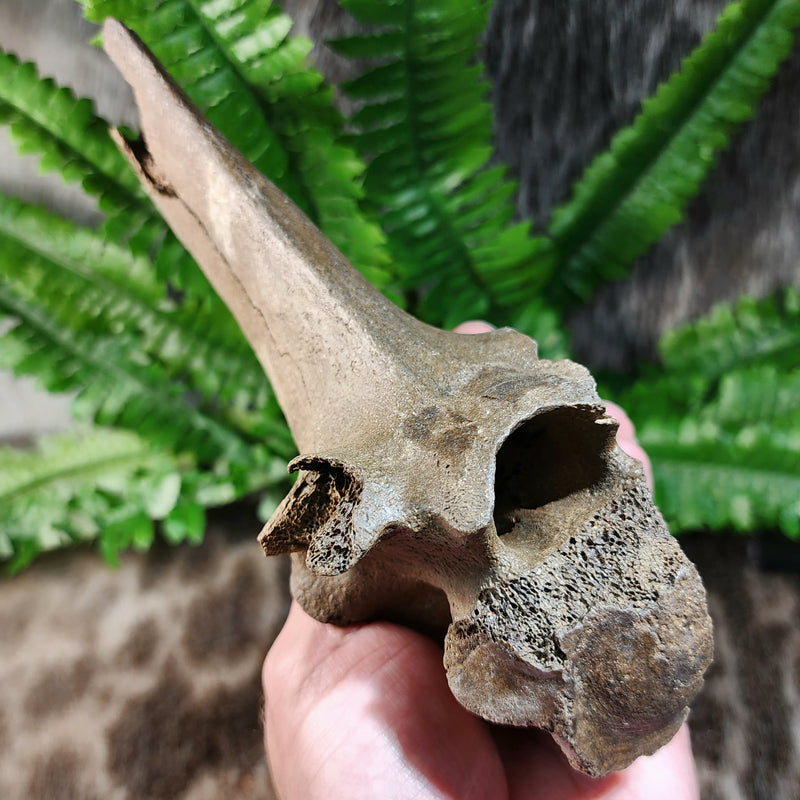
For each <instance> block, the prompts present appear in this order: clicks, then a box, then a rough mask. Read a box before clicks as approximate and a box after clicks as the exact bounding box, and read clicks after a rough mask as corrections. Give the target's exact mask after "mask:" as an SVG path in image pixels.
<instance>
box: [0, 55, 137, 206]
mask: <svg viewBox="0 0 800 800" xmlns="http://www.w3.org/2000/svg"><path fill="white" fill-rule="evenodd" d="M0 122H2V123H4V124H6V125H9V126H10V129H11V136H12V138H13V139H14V140H15V142H16V143H17V146H18V147H19V149H20V152H21V153H22V154H36V155H39V156H40V158H41V164H42V168H43V169H44V170H47V171H51V170H55V171H60V172H61V174H62V175H63V177H64V179H65V180H67V181H81V183H82V185H83V187H84V189H85V190H86V191H87V192H88V193H89V194H91V195H93V196H94V197H99V198H102V202H103V203H106V204H113V205H115V206H118V207H120V208H123V207H124V208H131V207H145V208H146V207H148V206H149V203H148V201H147V199H146V197H145V195H144V193H143V192H142V191H141V189H140V187H139V185H138V181H137V180H136V178H135V176H134V175H133V173H132V172H131V170H130V168H129V167H128V166H127V164H126V163H125V159H124V158H123V157H122V156H121V154H120V153H119V151H118V149H117V147H116V145H115V144H114V143H113V141H112V140H111V138H110V136H109V135H108V123H106V122H105V121H104V120H102V119H101V118H99V117H97V116H96V115H95V114H94V112H93V109H92V105H91V103H90V101H88V100H85V99H82V100H78V99H77V98H76V97H75V95H74V94H73V93H72V92H71V91H69V90H68V89H66V88H63V87H59V86H57V85H56V84H55V83H54V82H53V81H52V80H50V79H41V78H39V76H38V74H37V72H36V67H35V66H34V65H33V64H31V63H20V62H19V60H18V59H17V58H16V57H15V56H13V55H11V54H10V53H5V52H3V51H0Z"/></svg>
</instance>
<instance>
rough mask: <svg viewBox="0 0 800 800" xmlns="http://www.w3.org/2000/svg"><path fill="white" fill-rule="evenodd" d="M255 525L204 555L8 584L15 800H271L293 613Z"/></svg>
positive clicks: (6, 759)
mask: <svg viewBox="0 0 800 800" xmlns="http://www.w3.org/2000/svg"><path fill="white" fill-rule="evenodd" d="M257 528H258V524H257V521H256V520H255V519H254V517H253V516H252V515H250V514H244V513H243V512H242V511H241V510H238V511H234V512H233V516H230V512H229V513H228V519H227V520H226V524H225V525H224V526H222V525H220V524H219V523H217V524H215V525H212V526H211V529H210V531H209V534H208V537H207V539H206V542H205V543H204V544H203V545H202V546H201V547H199V548H193V547H189V546H185V547H179V548H175V549H172V548H168V547H166V546H164V545H161V546H156V547H155V548H154V549H153V551H151V552H150V553H148V554H146V555H140V554H135V553H129V554H127V555H125V556H124V557H123V558H122V564H121V566H120V568H119V569H111V568H109V567H108V566H106V565H104V564H103V563H102V561H100V559H99V558H98V556H97V554H96V553H94V552H91V551H88V550H85V549H81V550H78V551H74V552H69V553H61V554H56V555H53V556H51V557H48V558H45V559H43V560H42V561H41V562H39V563H38V564H36V565H35V566H34V567H33V568H31V569H30V570H28V571H27V572H26V573H24V574H22V575H19V576H17V577H14V578H4V579H2V580H0V641H2V653H3V654H2V658H0V745H1V746H2V749H1V750H0V752H1V753H2V755H0V764H1V765H2V768H0V797H3V798H5V799H6V800H12V799H13V798H19V800H23V799H25V800H56V798H72V799H73V800H77V799H78V798H80V799H81V800H92V799H93V798H119V800H123V798H124V800H133V798H142V799H143V800H144V798H149V800H160V799H162V798H163V800H169V798H186V800H205V798H209V799H210V798H220V797H225V798H231V800H249V799H250V798H264V797H271V789H270V785H269V778H268V771H267V766H266V762H265V759H264V754H263V750H262V745H261V719H260V716H261V714H260V712H261V704H262V693H261V682H260V674H261V663H262V661H263V658H264V655H265V653H266V651H267V648H268V646H269V644H270V642H271V641H272V639H273V638H274V636H275V635H276V633H277V631H278V630H279V628H280V625H281V624H282V622H283V619H284V616H285V613H286V610H287V602H288V589H287V580H286V579H287V575H288V573H287V571H286V566H287V565H286V563H285V562H284V561H283V560H281V559H271V560H269V561H266V560H265V559H264V557H263V556H262V554H261V551H260V548H259V547H258V545H257V544H256V542H255V538H254V536H253V535H252V532H253V531H254V530H257Z"/></svg>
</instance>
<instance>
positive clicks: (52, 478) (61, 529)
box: [0, 429, 191, 572]
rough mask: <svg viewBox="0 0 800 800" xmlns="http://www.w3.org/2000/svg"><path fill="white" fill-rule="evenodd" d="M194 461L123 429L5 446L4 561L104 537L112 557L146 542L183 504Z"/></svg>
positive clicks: (0, 538)
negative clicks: (156, 523)
mask: <svg viewBox="0 0 800 800" xmlns="http://www.w3.org/2000/svg"><path fill="white" fill-rule="evenodd" d="M190 467H191V465H190V463H188V462H184V463H183V464H181V463H179V462H178V461H176V459H175V458H174V457H173V456H171V455H170V454H169V453H168V452H166V451H163V450H159V449H156V448H154V447H152V446H151V445H149V444H147V443H146V442H144V441H143V440H141V439H140V438H139V437H137V436H135V435H134V434H131V433H127V432H122V431H109V430H102V429H88V430H80V431H76V432H72V433H68V434H61V435H58V436H50V437H45V438H43V439H42V440H41V441H40V442H39V444H38V447H37V449H36V450H18V449H13V448H2V449H0V560H8V561H9V562H10V563H9V565H8V567H9V569H10V570H11V571H12V572H14V571H17V570H19V569H21V568H22V567H24V566H25V565H26V564H27V563H28V562H29V561H30V560H31V559H32V558H33V557H34V556H35V555H37V554H38V553H40V552H45V551H48V550H53V549H55V548H59V547H63V546H65V545H69V544H72V543H76V542H81V541H90V540H92V539H98V538H99V539H100V544H101V549H102V551H103V552H104V554H105V556H106V558H107V559H108V560H109V561H111V562H112V563H113V562H115V561H116V554H117V552H118V551H119V550H121V549H123V548H125V547H129V546H136V547H138V548H139V549H144V548H146V547H148V546H149V545H150V542H151V540H152V522H150V520H151V519H165V518H167V517H168V516H169V515H170V513H171V512H172V511H173V510H174V509H175V507H176V503H177V501H178V498H179V497H180V494H181V482H182V473H185V472H186V471H187V468H190ZM145 509H147V512H148V513H147V514H144V515H143V512H144V510H145ZM143 516H144V520H145V521H144V522H143V521H142V517H143ZM148 523H149V525H148Z"/></svg>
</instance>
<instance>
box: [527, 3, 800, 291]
mask: <svg viewBox="0 0 800 800" xmlns="http://www.w3.org/2000/svg"><path fill="white" fill-rule="evenodd" d="M798 24H800V3H799V2H797V0H743V2H738V3H731V4H729V5H728V6H727V7H726V8H725V10H724V11H723V12H722V14H721V15H720V18H719V20H718V22H717V27H716V29H715V30H714V31H712V32H711V33H710V34H708V35H707V36H706V37H705V38H704V39H703V42H702V43H701V44H700V46H699V47H698V48H697V49H696V50H695V51H694V52H693V53H692V54H691V55H690V56H689V57H688V58H687V59H686V60H685V61H684V63H683V65H682V67H681V69H680V71H679V72H676V73H675V74H673V75H672V76H671V77H670V78H669V80H668V81H667V82H666V83H664V84H662V85H661V86H660V87H659V89H658V91H657V92H656V93H655V95H654V96H653V97H651V98H649V99H648V100H646V101H645V102H644V103H643V106H642V111H641V113H640V114H639V115H638V116H637V117H636V119H635V120H634V122H633V123H632V125H631V126H630V127H629V128H626V129H624V130H622V131H620V132H619V133H618V134H616V136H615V137H614V139H613V140H612V142H611V145H610V147H609V150H608V151H607V152H605V153H602V154H601V155H599V156H597V157H596V158H595V160H594V161H593V162H592V163H591V164H590V166H589V167H588V168H587V170H586V172H585V173H584V176H583V177H582V178H581V180H580V181H579V182H578V183H577V184H576V186H575V188H574V190H573V196H572V198H571V199H570V200H569V201H568V202H567V203H566V204H564V205H563V206H561V207H559V208H558V209H556V210H555V211H554V212H553V216H552V219H551V222H550V225H549V229H548V230H549V233H550V235H551V236H552V237H553V240H554V243H555V250H556V257H555V259H553V260H552V261H550V263H549V266H548V264H547V263H543V264H542V267H543V268H549V270H550V271H551V275H552V281H551V283H550V285H549V287H548V291H549V293H550V296H551V297H553V298H554V299H556V300H557V301H558V302H559V303H560V304H562V305H572V304H575V303H577V302H583V301H585V300H586V299H588V298H589V297H590V296H591V294H592V292H593V291H594V290H595V289H596V288H597V286H598V285H600V284H601V283H603V282H605V281H607V280H615V279H617V278H621V277H623V276H624V275H626V274H627V272H628V270H629V269H630V265H631V263H632V262H633V260H634V259H636V258H637V257H638V256H640V255H641V254H642V253H644V252H645V251H646V250H647V249H648V248H649V247H650V245H652V244H653V243H654V242H655V241H657V240H658V239H659V238H660V237H661V236H662V235H663V233H664V232H665V231H666V230H667V229H668V228H669V227H670V226H672V225H674V224H675V223H676V222H678V221H679V220H680V219H681V217H682V214H683V210H684V207H685V205H686V203H687V201H688V200H689V198H691V197H692V196H694V194H695V193H696V192H697V190H698V188H699V185H700V182H701V180H702V179H703V178H704V177H705V175H706V174H707V173H708V171H709V169H710V168H711V167H712V166H713V164H714V160H715V156H716V154H717V152H718V151H719V150H720V149H721V148H722V147H725V146H726V145H727V143H728V141H729V138H730V136H731V134H732V133H733V131H734V130H735V129H736V128H737V126H738V125H739V124H740V123H741V122H742V121H743V120H745V119H748V118H749V117H750V116H752V114H753V109H754V107H755V104H756V102H757V101H758V99H759V98H760V97H761V95H762V94H763V92H764V91H765V90H766V88H767V87H768V86H769V82H770V79H771V78H772V76H773V75H774V74H775V72H776V70H777V68H778V66H779V64H780V63H781V62H782V61H783V60H784V58H786V56H787V55H788V54H789V52H790V50H791V47H792V43H793V41H794V36H793V33H794V30H795V29H796V27H797V25H798Z"/></svg>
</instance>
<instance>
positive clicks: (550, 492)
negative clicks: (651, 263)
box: [104, 21, 712, 775]
mask: <svg viewBox="0 0 800 800" xmlns="http://www.w3.org/2000/svg"><path fill="white" fill-rule="evenodd" d="M104 38H105V45H106V49H107V50H108V52H109V53H110V55H111V57H112V58H113V60H114V61H115V62H116V64H117V66H118V67H119V69H120V70H121V71H122V73H123V75H124V76H125V77H126V79H127V80H128V81H129V83H130V84H131V85H132V86H133V89H134V91H135V94H136V100H137V103H138V106H139V111H140V116H141V128H142V131H143V139H142V140H139V141H136V142H127V141H124V140H123V139H122V138H121V137H118V140H119V143H120V146H121V147H122V148H123V150H124V151H125V152H126V154H127V155H128V157H129V160H130V161H131V163H132V165H133V166H134V168H135V169H136V170H137V172H138V174H139V176H140V178H141V180H142V182H143V184H144V185H145V186H146V188H147V189H148V191H149V192H150V194H151V196H152V197H153V199H154V200H155V202H156V204H157V205H158V207H159V209H160V210H161V212H162V213H163V215H164V216H165V218H166V219H167V220H168V222H169V223H170V225H171V226H172V228H173V230H174V231H175V232H176V234H177V235H178V236H179V237H180V238H181V240H182V241H183V242H184V244H185V245H186V246H187V247H188V249H189V250H190V251H191V252H192V254H193V255H194V256H195V258H196V259H197V261H198V262H199V263H200V265H201V266H202V268H203V270H204V271H205V272H206V274H207V276H208V277H209V279H210V280H211V282H212V284H213V285H214V287H215V288H216V290H217V291H218V292H219V294H220V295H221V296H222V298H223V299H224V300H225V302H226V303H227V304H228V306H229V307H230V309H231V310H232V312H233V313H234V315H235V316H236V318H237V320H238V322H239V324H240V325H241V327H242V329H243V330H244V332H245V334H246V335H247V337H248V339H249V341H250V343H251V344H252V346H253V348H254V350H255V352H256V354H257V355H258V357H259V359H260V361H261V363H262V364H263V366H264V369H265V371H266V372H267V374H268V375H269V378H270V380H271V381H272V385H273V386H274V389H275V392H276V393H277V396H278V399H279V401H280V403H281V406H282V407H283V410H284V412H285V414H286V417H287V419H288V421H289V425H290V427H291V430H292V433H293V435H294V438H295V441H296V443H297V446H298V448H299V451H300V452H301V454H302V455H301V456H300V457H299V458H297V459H296V460H295V461H294V462H293V463H292V465H291V468H292V469H293V470H298V471H299V477H298V480H297V483H296V484H295V486H294V488H293V489H292V491H291V492H290V494H289V495H288V497H287V498H286V499H285V500H284V502H283V504H282V505H281V507H280V508H279V509H278V511H277V512H276V514H275V515H274V517H273V518H272V520H271V521H270V522H269V523H268V524H267V525H266V527H265V528H264V531H263V532H262V534H261V536H260V542H261V544H262V546H263V547H264V550H265V551H266V552H267V553H268V554H274V553H284V552H287V551H288V552H292V553H293V571H292V590H293V593H294V595H295V596H296V597H297V599H298V600H299V602H300V603H301V605H302V606H303V607H304V608H305V609H306V611H308V612H309V613H310V614H312V615H313V616H315V617H316V618H318V619H320V620H324V621H329V622H334V623H337V624H346V623H350V622H355V621H361V620H369V619H374V618H386V619H391V620H396V621H400V622H403V623H406V624H409V625H411V626H413V627H415V628H417V629H421V630H424V631H427V632H430V633H433V634H436V635H438V636H443V637H444V663H445V667H446V669H447V677H448V680H449V683H450V686H451V688H452V691H453V693H454V694H455V696H456V697H457V698H458V699H459V701H460V702H461V703H462V704H463V705H464V706H466V707H467V708H468V709H471V710H472V711H474V712H476V713H477V714H479V715H481V716H482V717H484V718H485V719H487V720H490V721H493V722H501V723H508V724H512V725H519V726H529V725H535V726H539V727H542V728H545V729H547V730H549V731H551V732H552V734H553V736H554V737H556V739H557V740H558V742H559V743H560V745H561V747H562V748H563V750H564V752H565V753H566V754H567V756H568V758H569V759H570V761H571V763H572V764H573V765H574V766H576V767H577V768H579V769H581V770H584V771H586V772H588V773H590V774H593V775H600V774H604V773H607V772H609V771H612V770H618V769H621V768H623V767H625V766H627V765H628V764H629V763H630V762H631V761H632V760H633V759H635V758H636V757H637V756H639V755H642V754H645V753H652V752H653V751H655V750H656V749H657V748H658V747H660V746H661V745H663V744H665V743H666V742H667V741H668V740H669V739H670V738H671V737H672V735H673V734H674V733H675V732H676V730H677V729H678V727H679V726H680V724H681V722H682V721H683V720H684V718H685V717H686V714H687V706H688V704H689V703H690V702H691V700H692V698H693V697H694V696H695V694H696V693H697V692H698V690H699V688H700V686H701V684H702V676H703V672H704V671H705V669H706V667H707V666H708V664H709V661H710V659H711V650H712V638H711V623H710V620H709V617H708V614H707V612H706V603H705V593H704V590H703V586H702V584H701V582H700V579H699V577H698V575H697V572H696V571H695V569H694V567H693V566H692V565H691V563H690V562H689V561H688V560H687V559H686V558H685V556H684V555H683V553H682V552H681V550H680V548H679V547H678V545H677V544H676V543H675V541H674V539H673V538H672V537H671V536H670V535H669V533H668V531H667V529H666V527H665V525H664V522H663V520H662V518H661V516H660V515H659V513H658V511H657V510H656V509H655V507H654V506H653V503H652V500H651V497H650V493H649V491H648V489H647V488H646V485H645V481H644V477H643V474H642V470H641V468H640V466H639V465H638V463H637V462H635V461H634V460H633V459H631V458H629V457H628V456H627V455H625V454H624V453H623V452H622V451H621V450H620V449H619V448H618V447H617V446H616V444H615V432H616V429H617V424H616V423H615V422H614V421H613V420H612V419H610V418H609V417H607V416H605V410H604V407H603V404H602V403H601V401H600V399H599V398H598V396H597V393H596V390H595V385H594V382H593V380H592V378H591V376H590V375H589V374H588V372H587V371H586V370H585V369H584V368H583V367H581V366H578V365H577V364H574V363H572V362H569V361H559V362H552V361H546V360H541V359H539V358H538V357H537V352H536V343H535V342H533V341H532V340H531V339H529V338H527V337H525V336H523V335H521V334H519V333H516V332H514V331H512V330H507V329H506V330H499V331H496V332H494V333H490V334H483V335H477V336H465V335H459V334H455V333H449V332H445V331H440V330H437V329H435V328H432V327H429V326H427V325H424V324H423V323H421V322H419V321H417V320H415V319H413V318H412V317H410V316H408V315H407V314H405V313H404V312H402V311H401V310H399V309H398V308H396V307H395V306H394V305H393V304H391V303H390V302H389V301H387V300H386V299H384V298H383V297H382V296H381V295H380V294H379V293H378V292H376V291H375V290H374V289H373V288H372V287H371V286H369V284H367V283H366V281H364V280H363V279H362V278H361V276H360V275H359V274H358V273H357V272H356V271H355V270H354V269H353V268H352V267H351V266H350V265H349V264H348V263H347V262H346V260H345V259H344V257H343V256H342V255H341V254H340V253H339V252H338V251H337V250H336V249H335V248H334V247H333V245H332V244H331V243H330V242H329V241H328V240H327V239H326V238H325V237H324V236H323V235H322V234H321V233H320V232H319V231H318V230H317V229H316V228H315V227H314V225H313V224H312V223H311V222H310V221H309V220H308V219H307V218H306V217H305V216H304V215H303V214H302V212H300V211H299V210H298V209H297V208H296V207H295V206H294V205H293V204H292V202H291V201H290V200H289V199H287V198H286V197H285V196H284V195H283V194H282V193H281V192H280V191H278V190H277V189H276V188H275V187H274V186H273V185H272V184H271V183H270V182H269V181H267V180H265V179H264V178H263V177H262V176H261V175H260V174H258V173H257V172H256V170H255V169H254V168H253V167H252V166H251V165H250V164H249V163H248V162H247V161H246V160H245V159H244V158H243V157H242V156H241V155H240V154H239V153H238V152H236V151H235V150H234V149H233V147H232V146H231V145H230V144H229V143H228V142H227V141H226V140H225V139H224V138H223V137H222V136H221V135H220V134H219V133H218V132H217V131H215V130H214V129H213V128H211V127H210V125H209V124H208V123H207V122H206V121H205V120H204V119H203V118H202V117H201V116H200V115H199V113H198V112H197V111H196V109H195V108H194V107H193V106H192V105H191V103H190V102H189V101H188V100H186V99H185V97H184V96H183V95H182V94H181V92H180V91H179V90H178V89H177V88H176V87H175V86H174V85H173V83H172V82H171V81H170V79H169V78H168V77H167V76H166V75H165V74H164V73H163V71H162V70H161V69H160V67H159V65H158V64H157V63H156V62H155V61H154V60H153V58H152V56H151V55H150V54H149V53H148V52H147V50H146V49H145V48H144V47H143V45H142V44H141V43H140V42H139V41H138V40H137V39H136V38H135V37H134V36H133V35H132V34H130V33H129V32H128V31H127V30H126V29H125V28H124V27H123V26H121V25H120V24H119V23H116V22H113V21H110V22H109V23H107V24H106V27H105V29H104Z"/></svg>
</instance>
